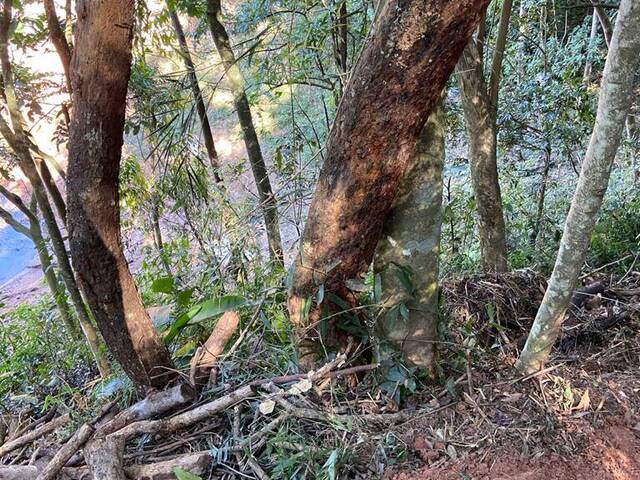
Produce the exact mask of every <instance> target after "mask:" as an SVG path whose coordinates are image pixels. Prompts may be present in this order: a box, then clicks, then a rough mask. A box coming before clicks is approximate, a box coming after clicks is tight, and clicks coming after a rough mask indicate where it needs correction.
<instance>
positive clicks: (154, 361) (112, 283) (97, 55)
mask: <svg viewBox="0 0 640 480" xmlns="http://www.w3.org/2000/svg"><path fill="white" fill-rule="evenodd" d="M134 6H135V2H134V1H133V0H117V1H110V2H80V3H78V5H77V17H78V23H77V25H76V42H75V43H76V46H75V49H74V54H73V61H72V68H73V100H72V101H73V105H74V109H75V114H74V116H73V119H72V123H71V131H70V137H69V167H68V172H67V197H68V211H69V222H68V223H69V239H70V241H69V243H70V247H71V256H72V259H73V264H74V266H75V269H76V272H77V274H78V280H79V283H80V287H81V288H82V290H83V292H84V294H85V297H86V299H87V302H88V303H89V306H90V307H91V310H92V312H93V314H94V316H95V318H96V321H97V323H98V327H99V328H100V331H101V332H102V335H103V337H104V339H105V342H106V344H107V346H108V347H109V349H110V350H111V351H112V352H113V354H114V356H115V358H116V359H117V360H118V361H119V362H120V364H121V365H122V367H123V368H124V370H125V372H126V373H127V375H129V377H130V378H131V379H132V380H133V381H134V383H136V384H138V385H152V386H161V385H164V384H166V383H167V382H168V381H169V380H170V379H171V378H173V376H174V373H173V370H171V367H172V363H171V358H170V356H169V353H168V351H167V349H166V347H165V346H164V344H163V342H162V340H161V339H160V338H159V336H158V335H157V333H156V331H155V330H154V327H153V324H152V322H151V319H150V318H149V315H148V313H147V311H146V310H145V308H144V306H143V305H142V300H141V298H140V295H139V293H138V290H137V289H136V286H135V283H134V280H133V277H132V276H131V272H130V271H129V267H128V265H127V261H126V258H125V256H124V253H123V251H122V245H121V239H120V211H119V195H118V188H119V185H118V174H119V170H120V156H121V150H122V143H123V128H124V116H125V103H126V94H127V84H128V80H129V76H130V70H131V40H132V29H133V21H134Z"/></svg>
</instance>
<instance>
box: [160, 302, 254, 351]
mask: <svg viewBox="0 0 640 480" xmlns="http://www.w3.org/2000/svg"><path fill="white" fill-rule="evenodd" d="M246 304H247V299H246V298H244V297H241V296H236V295H226V296H224V297H219V298H212V299H211V300H207V301H206V302H204V303H201V304H199V305H196V306H194V307H193V308H191V309H190V310H189V311H187V312H185V313H183V314H182V315H180V316H179V317H178V318H176V321H175V322H173V325H171V328H170V329H169V331H168V332H167V335H166V336H165V337H164V341H165V342H166V343H169V342H170V341H172V340H173V339H174V338H176V335H178V333H180V331H182V329H183V328H184V327H186V326H187V325H189V324H191V323H198V322H202V321H204V320H208V319H210V318H213V317H216V316H218V315H221V314H223V313H224V312H228V311H230V310H235V309H237V308H239V307H241V306H243V305H246Z"/></svg>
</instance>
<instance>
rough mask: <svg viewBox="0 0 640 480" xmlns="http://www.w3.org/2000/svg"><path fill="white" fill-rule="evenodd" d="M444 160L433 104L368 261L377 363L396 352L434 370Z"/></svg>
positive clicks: (440, 113)
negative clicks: (375, 302)
mask: <svg viewBox="0 0 640 480" xmlns="http://www.w3.org/2000/svg"><path fill="white" fill-rule="evenodd" d="M444 157H445V118H444V109H443V106H442V104H439V105H438V106H437V107H436V109H435V110H434V111H433V113H432V114H431V116H430V117H429V120H428V121H427V123H426V125H425V126H424V128H423V130H422V133H421V134H420V138H419V140H418V146H417V149H416V153H415V157H414V159H413V160H412V161H411V164H410V165H409V167H408V169H407V173H406V174H405V177H404V179H403V181H402V183H401V186H400V191H399V193H398V196H397V197H396V200H395V201H394V203H393V208H392V209H391V211H390V212H389V214H388V215H387V219H386V220H385V222H384V229H383V233H382V238H381V239H380V242H379V243H378V246H377V248H376V254H375V258H374V267H375V271H376V272H379V274H380V287H381V288H380V291H381V292H380V293H381V298H380V299H379V301H380V302H381V306H382V307H383V308H384V311H383V313H382V315H381V316H380V317H379V319H378V322H377V325H376V327H377V333H378V337H379V342H380V346H379V356H380V359H384V358H386V357H388V356H392V355H393V354H394V353H395V352H400V353H401V354H402V355H403V357H404V358H405V359H406V360H407V361H408V362H409V363H410V364H412V365H416V366H419V367H421V368H424V369H427V370H432V369H433V367H434V361H435V353H436V340H437V329H438V274H439V256H440V232H441V227H442V170H443V168H444ZM407 280H408V282H407Z"/></svg>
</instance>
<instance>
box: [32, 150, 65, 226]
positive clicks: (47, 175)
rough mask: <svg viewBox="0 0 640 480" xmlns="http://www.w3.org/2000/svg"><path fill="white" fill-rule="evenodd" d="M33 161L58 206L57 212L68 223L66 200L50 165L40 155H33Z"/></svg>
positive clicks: (63, 221)
mask: <svg viewBox="0 0 640 480" xmlns="http://www.w3.org/2000/svg"><path fill="white" fill-rule="evenodd" d="M32 158H33V161H34V163H35V166H36V168H37V169H38V175H39V176H40V178H41V179H42V183H44V186H45V188H46V189H47V192H49V196H50V197H51V200H52V201H53V205H54V206H55V207H56V212H58V216H59V217H60V220H62V223H63V224H64V225H66V224H67V205H66V204H65V202H64V198H62V194H61V193H60V189H59V188H58V185H56V182H55V180H54V179H53V177H52V176H51V171H50V170H49V166H48V165H47V163H46V162H45V161H44V160H43V159H42V158H40V157H37V156H36V157H34V156H33V155H32Z"/></svg>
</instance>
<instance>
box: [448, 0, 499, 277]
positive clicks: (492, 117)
mask: <svg viewBox="0 0 640 480" xmlns="http://www.w3.org/2000/svg"><path fill="white" fill-rule="evenodd" d="M511 7H512V0H505V1H504V2H503V4H502V13H501V15H500V23H499V25H498V34H497V38H496V45H495V48H494V50H493V59H492V62H491V70H490V77H489V81H488V82H487V81H485V77H484V68H483V61H482V56H481V55H482V47H483V45H482V43H478V42H476V41H473V40H472V41H471V42H470V43H469V45H468V46H467V48H466V49H465V51H464V53H463V55H462V58H461V59H460V62H459V64H458V66H457V69H456V70H457V71H456V73H457V76H458V84H459V85H460V96H461V100H462V106H463V109H464V118H465V123H466V127H467V136H468V138H469V168H470V171H471V183H472V185H473V193H474V197H475V200H476V208H477V210H478V220H479V222H478V233H479V236H480V253H481V262H482V268H483V269H484V270H485V271H487V272H504V271H506V270H508V262H507V241H506V229H505V222H504V213H503V210H502V195H501V192H500V183H499V182H498V160H497V115H498V93H499V86H500V78H501V76H502V75H501V74H502V61H503V58H504V50H505V45H506V40H507V32H508V29H509V19H510V17H511ZM482 41H483V40H482Z"/></svg>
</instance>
